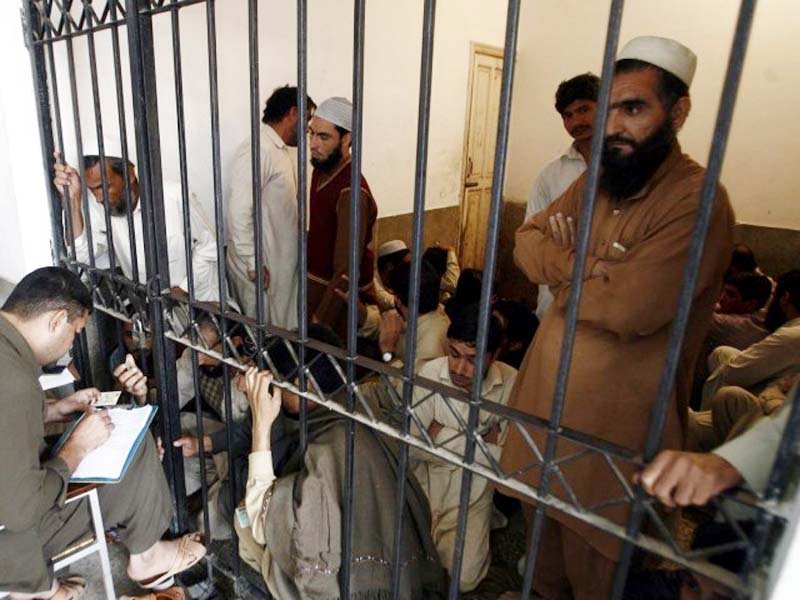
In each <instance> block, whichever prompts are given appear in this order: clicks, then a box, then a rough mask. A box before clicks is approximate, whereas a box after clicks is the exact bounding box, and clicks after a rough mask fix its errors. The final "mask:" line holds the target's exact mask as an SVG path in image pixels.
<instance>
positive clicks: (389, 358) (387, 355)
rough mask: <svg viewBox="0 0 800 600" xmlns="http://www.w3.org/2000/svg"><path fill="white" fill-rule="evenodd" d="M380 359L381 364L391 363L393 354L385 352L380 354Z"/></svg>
mask: <svg viewBox="0 0 800 600" xmlns="http://www.w3.org/2000/svg"><path fill="white" fill-rule="evenodd" d="M381 358H382V359H383V362H385V363H390V362H392V359H393V358H394V352H389V351H388V350H387V351H386V352H384V353H383V354H381Z"/></svg>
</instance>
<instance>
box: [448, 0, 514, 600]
mask: <svg viewBox="0 0 800 600" xmlns="http://www.w3.org/2000/svg"><path fill="white" fill-rule="evenodd" d="M519 12H520V0H509V2H508V14H507V17H506V36H505V49H504V52H503V81H502V85H501V88H500V111H499V115H498V122H497V145H496V147H495V155H494V174H493V177H492V201H491V206H490V208H489V227H488V231H487V233H486V262H485V264H484V271H483V282H482V284H481V300H480V305H479V308H478V311H479V315H478V338H477V340H476V342H475V366H474V369H475V372H474V374H473V377H472V390H471V392H470V407H469V419H468V422H467V439H466V447H465V450H464V461H465V462H466V463H467V464H470V463H472V462H473V461H474V460H475V444H476V429H477V427H478V417H479V414H480V405H481V391H482V383H483V372H484V369H485V366H486V344H487V340H488V336H489V319H490V316H491V312H490V311H491V296H492V283H493V281H494V277H495V272H496V268H497V241H498V239H499V237H500V219H501V216H502V211H503V184H504V183H505V181H504V180H505V170H506V152H507V150H508V130H509V121H510V119H511V94H512V92H513V87H514V66H515V62H516V54H517V32H518V29H519ZM472 475H473V473H472V471H468V470H467V471H463V472H462V475H461V492H460V498H459V509H458V528H457V530H456V540H455V548H454V550H453V562H452V566H451V569H450V593H449V597H450V598H451V600H456V599H457V598H458V597H459V582H460V579H461V565H462V560H463V558H464V542H465V540H466V534H467V517H468V512H469V497H470V491H471V489H472Z"/></svg>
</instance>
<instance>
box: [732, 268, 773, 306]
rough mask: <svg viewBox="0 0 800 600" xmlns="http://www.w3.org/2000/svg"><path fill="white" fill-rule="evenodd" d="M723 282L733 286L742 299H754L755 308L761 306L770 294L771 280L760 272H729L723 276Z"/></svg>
mask: <svg viewBox="0 0 800 600" xmlns="http://www.w3.org/2000/svg"><path fill="white" fill-rule="evenodd" d="M725 283H726V284H728V285H732V286H733V287H735V288H736V289H737V290H738V291H739V294H740V295H741V296H742V300H745V301H750V300H755V301H756V309H760V308H763V307H764V305H765V304H766V303H767V301H768V300H769V297H770V296H771V295H772V282H771V281H770V280H769V277H767V276H766V275H762V274H761V273H749V272H746V271H745V272H735V273H731V274H729V275H727V276H726V277H725Z"/></svg>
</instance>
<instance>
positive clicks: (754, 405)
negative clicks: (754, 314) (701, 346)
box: [687, 270, 800, 450]
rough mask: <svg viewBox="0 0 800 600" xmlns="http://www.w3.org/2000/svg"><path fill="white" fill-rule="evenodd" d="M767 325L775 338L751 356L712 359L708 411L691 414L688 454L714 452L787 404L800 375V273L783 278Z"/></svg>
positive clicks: (728, 352) (723, 350)
mask: <svg viewBox="0 0 800 600" xmlns="http://www.w3.org/2000/svg"><path fill="white" fill-rule="evenodd" d="M765 324H766V327H767V329H768V330H769V331H771V332H772V333H771V334H770V335H769V336H767V337H766V338H764V339H763V340H762V341H760V342H758V343H756V344H753V345H752V346H750V347H749V348H747V349H746V350H741V351H740V350H736V349H735V348H731V347H727V346H721V347H719V348H717V349H716V350H715V351H714V352H713V353H712V354H711V357H710V359H709V368H710V369H712V374H711V377H709V378H708V380H707V381H706V383H705V386H704V389H703V410H702V411H700V412H694V411H690V412H689V435H688V439H687V447H689V449H693V450H708V449H710V448H714V447H715V446H717V445H718V444H720V443H722V442H723V441H725V440H726V439H729V438H730V437H732V436H733V435H738V434H740V433H742V432H743V431H745V430H746V429H747V428H748V427H749V425H750V424H752V423H753V422H754V421H755V420H756V419H757V418H758V417H760V416H763V415H769V414H772V413H773V412H775V411H776V410H777V409H778V408H780V407H781V405H782V404H783V401H784V399H785V397H786V390H787V389H788V388H789V387H790V386H791V384H792V382H793V381H794V377H796V376H797V375H798V374H800V270H794V271H789V272H788V273H785V274H784V275H782V276H781V277H779V278H778V283H777V285H776V286H775V294H774V297H773V299H772V301H771V302H770V305H769V308H768V310H767V317H766V319H765ZM712 431H713V435H712V433H711V432H712Z"/></svg>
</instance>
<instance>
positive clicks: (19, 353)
mask: <svg viewBox="0 0 800 600" xmlns="http://www.w3.org/2000/svg"><path fill="white" fill-rule="evenodd" d="M91 309H92V300H91V295H90V294H89V291H88V290H87V289H86V287H85V286H84V285H83V284H82V283H81V281H80V279H79V278H78V277H77V275H75V274H73V273H71V272H70V271H68V270H66V269H63V268H60V267H46V268H42V269H37V270H36V271H33V272H32V273H30V274H28V275H27V276H26V277H24V278H23V279H22V281H20V283H19V284H18V285H17V286H16V287H15V288H14V291H13V292H11V295H10V296H9V298H8V300H7V301H6V303H5V304H4V305H3V307H2V309H0V412H1V413H2V415H3V418H2V419H0V481H2V485H0V526H2V528H0V591H5V592H11V597H12V598H15V599H22V598H56V599H58V600H62V599H66V600H70V599H74V598H78V597H79V596H80V595H81V594H82V593H83V591H84V589H85V587H86V582H85V581H84V580H83V579H82V578H81V577H69V578H65V579H63V580H59V579H55V578H54V575H53V572H52V567H51V566H50V565H49V563H48V560H49V559H50V558H51V557H52V556H54V555H55V554H58V553H59V552H61V551H63V550H64V549H66V548H67V547H69V546H70V545H72V544H73V543H74V542H76V541H77V540H79V539H80V538H81V537H83V536H84V535H85V534H86V533H87V532H89V531H91V529H92V522H91V517H90V513H89V510H88V507H87V506H86V503H84V502H75V503H72V504H70V505H68V506H65V505H64V500H65V495H66V491H67V483H68V482H69V478H70V475H71V474H72V473H73V472H74V471H75V469H76V468H77V467H78V465H79V464H80V462H81V461H82V460H83V458H84V457H85V456H86V455H87V454H88V453H89V452H91V451H92V450H94V449H95V448H97V447H98V446H100V445H101V444H102V443H103V442H105V441H106V440H107V439H108V437H109V435H110V434H111V430H112V429H113V424H112V423H111V420H110V417H109V416H108V414H107V412H106V411H94V410H93V409H92V407H91V403H92V394H88V393H79V394H77V395H74V396H71V397H69V398H65V399H63V400H59V401H57V402H54V403H50V404H45V397H44V393H43V392H42V389H41V387H40V385H39V380H38V377H39V374H40V367H41V366H43V365H47V364H49V363H51V362H54V361H55V360H57V359H58V358H59V357H61V356H62V355H63V354H64V353H65V352H66V351H67V350H68V349H69V348H70V346H71V345H72V341H73V339H74V337H75V334H77V333H79V332H80V331H81V329H83V327H84V326H85V325H86V321H87V320H88V318H89V313H90V311H91ZM135 371H138V369H135ZM143 380H144V377H143V376H142V374H141V372H138V373H136V372H131V373H128V372H127V371H126V373H125V374H124V375H121V376H120V381H121V382H122V383H123V385H124V386H125V387H126V389H127V391H130V392H132V393H134V394H136V393H137V392H138V390H137V389H135V388H137V387H139V386H141V384H142V383H143ZM95 395H96V394H95ZM76 411H83V412H86V413H87V415H86V417H85V418H84V419H83V420H81V422H80V424H79V425H78V426H77V427H76V428H75V429H74V431H73V433H72V434H71V436H70V438H69V439H68V441H67V442H66V443H65V444H64V445H63V446H62V447H61V448H60V449H59V450H58V451H57V452H56V453H54V454H53V453H52V452H51V451H50V450H49V449H48V448H47V445H46V443H45V440H44V424H45V423H46V422H54V421H66V420H69V418H70V417H71V416H72V414H73V413H75V412H76ZM98 495H99V498H100V507H101V510H102V514H103V521H104V524H105V525H106V527H109V528H110V527H117V528H118V529H119V532H120V535H121V539H122V543H123V544H124V545H125V546H126V548H127V549H128V551H129V553H130V560H129V563H128V576H129V577H130V578H131V579H132V580H134V581H136V582H137V583H139V585H141V586H142V587H145V588H154V587H159V588H160V587H162V586H168V585H170V583H171V580H172V577H173V575H174V574H176V573H178V572H180V571H182V570H184V569H186V568H188V567H189V566H191V565H192V564H194V563H196V562H197V561H198V560H200V559H201V558H202V557H203V555H204V554H205V548H204V547H203V545H202V544H200V543H199V542H198V541H197V539H196V537H194V536H192V535H189V536H186V537H184V538H181V539H179V540H174V541H169V542H167V541H161V536H162V535H163V534H164V532H165V531H166V530H167V527H168V526H169V522H170V518H171V515H172V502H171V499H170V495H169V489H168V487H167V482H166V479H165V478H164V473H163V471H162V470H161V465H160V463H159V460H158V455H157V452H156V447H155V443H154V442H153V439H152V438H151V437H150V436H149V435H148V436H147V437H146V439H145V441H144V443H142V444H141V446H140V447H139V450H138V452H137V454H136V456H135V457H134V459H133V460H132V462H131V464H130V466H129V468H128V471H127V473H126V475H125V477H124V478H123V479H122V481H120V482H119V483H118V484H115V485H106V486H103V487H101V488H100V490H99V492H98Z"/></svg>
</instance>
